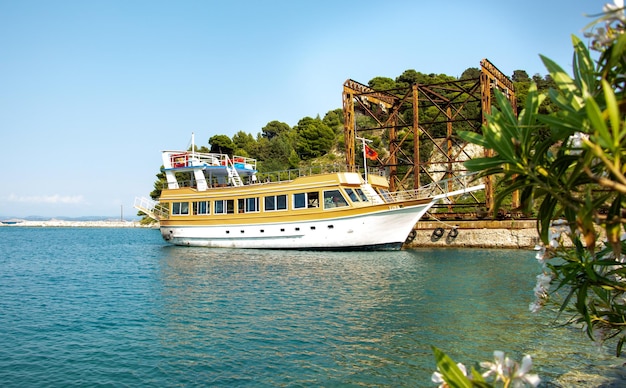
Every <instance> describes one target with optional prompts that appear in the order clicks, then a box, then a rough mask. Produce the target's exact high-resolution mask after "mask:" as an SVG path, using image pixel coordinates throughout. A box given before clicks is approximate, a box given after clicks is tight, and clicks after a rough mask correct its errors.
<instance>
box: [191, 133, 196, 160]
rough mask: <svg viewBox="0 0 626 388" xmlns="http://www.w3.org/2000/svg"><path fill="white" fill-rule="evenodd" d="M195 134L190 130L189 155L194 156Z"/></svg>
mask: <svg viewBox="0 0 626 388" xmlns="http://www.w3.org/2000/svg"><path fill="white" fill-rule="evenodd" d="M195 136H196V135H195V134H194V133H193V132H191V157H192V158H194V157H195V156H196V138H195Z"/></svg>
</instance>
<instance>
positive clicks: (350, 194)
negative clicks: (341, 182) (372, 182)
mask: <svg viewBox="0 0 626 388" xmlns="http://www.w3.org/2000/svg"><path fill="white" fill-rule="evenodd" d="M345 190H346V194H348V197H350V199H351V200H352V202H359V197H357V196H356V193H355V192H354V190H352V189H349V188H346V189H345Z"/></svg>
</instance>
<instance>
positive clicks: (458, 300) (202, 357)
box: [0, 228, 617, 387]
mask: <svg viewBox="0 0 626 388" xmlns="http://www.w3.org/2000/svg"><path fill="white" fill-rule="evenodd" d="M33 242H37V243H36V244H34V243H33ZM0 252H3V254H2V255H1V256H0V268H2V271H1V272H0V383H2V385H3V386H4V387H13V386H15V387H17V386H20V387H22V386H29V387H39V386H41V387H44V386H45V387H56V386H58V387H68V386H164V387H168V386H207V385H215V386H255V387H256V386H261V387H263V386H268V387H270V386H272V387H273V386H337V385H340V386H390V385H392V386H431V383H430V374H431V373H432V371H433V370H434V358H433V356H432V352H431V349H430V346H431V345H435V346H437V347H440V348H442V349H444V350H446V351H447V352H448V353H449V354H450V355H452V356H453V357H454V358H455V359H457V360H458V361H460V362H465V363H466V364H468V365H470V364H473V362H475V361H481V360H487V359H489V358H491V354H492V352H493V350H496V349H499V350H504V351H506V352H507V353H511V354H512V355H513V356H514V357H517V358H518V359H519V358H520V357H521V355H522V354H524V353H530V354H532V355H533V359H534V361H535V364H536V368H537V369H538V370H537V372H538V373H540V375H541V376H542V377H543V378H544V380H547V381H552V380H554V379H556V378H558V377H559V376H560V375H562V374H564V373H567V372H569V371H571V370H573V369H580V368H581V366H582V365H589V367H587V369H585V371H588V372H589V373H592V374H593V373H595V374H598V373H600V374H602V373H607V371H609V370H610V369H609V368H611V367H613V366H614V365H615V364H617V362H616V360H615V359H613V358H611V357H610V355H609V353H608V351H607V350H606V349H600V350H598V349H596V348H593V347H591V346H590V344H589V343H588V340H586V339H585V338H584V337H583V336H582V335H581V334H580V333H578V332H576V331H574V330H572V329H567V328H556V327H553V326H551V325H550V323H549V321H548V320H547V319H546V317H544V316H541V315H539V316H538V315H531V314H529V313H528V312H527V305H528V303H529V301H530V297H531V296H532V293H531V290H532V287H533V281H534V276H535V273H536V271H537V267H536V263H535V261H534V259H533V255H532V253H531V252H523V251H489V250H471V251H469V250H429V249H424V250H420V249H416V250H409V251H402V252H364V253H334V252H323V253H320V252H276V251H237V250H227V249H199V248H198V249H197V248H180V247H171V246H166V245H164V243H163V242H162V241H161V239H160V236H159V234H158V232H156V231H154V230H144V229H137V230H134V229H110V230H109V229H104V230H103V229H73V228H49V229H48V228H34V229H29V228H0Z"/></svg>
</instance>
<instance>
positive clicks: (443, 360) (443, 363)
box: [431, 346, 472, 388]
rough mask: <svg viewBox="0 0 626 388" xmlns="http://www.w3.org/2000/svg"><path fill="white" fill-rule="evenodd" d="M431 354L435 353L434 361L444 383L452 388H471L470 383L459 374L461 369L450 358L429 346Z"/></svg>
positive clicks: (461, 373)
mask: <svg viewBox="0 0 626 388" xmlns="http://www.w3.org/2000/svg"><path fill="white" fill-rule="evenodd" d="M431 348H432V349H433V353H435V360H436V361H437V368H439V372H440V373H441V374H442V375H443V379H444V381H445V382H446V383H447V384H448V385H449V386H450V387H453V388H471V387H472V381H471V380H470V379H468V378H467V376H465V375H464V374H463V372H461V369H459V367H458V366H457V365H456V364H455V362H454V361H452V359H451V358H450V357H448V356H447V355H446V354H445V353H444V352H442V351H441V350H439V349H438V348H436V347H434V346H431Z"/></svg>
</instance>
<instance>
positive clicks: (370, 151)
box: [365, 144, 378, 160]
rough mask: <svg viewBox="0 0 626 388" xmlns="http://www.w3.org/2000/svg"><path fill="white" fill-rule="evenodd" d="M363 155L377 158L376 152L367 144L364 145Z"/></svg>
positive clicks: (373, 158)
mask: <svg viewBox="0 0 626 388" xmlns="http://www.w3.org/2000/svg"><path fill="white" fill-rule="evenodd" d="M365 157H366V158H368V159H372V160H376V158H378V152H376V151H374V150H373V149H372V148H370V147H369V146H368V145H367V144H366V145H365Z"/></svg>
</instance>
